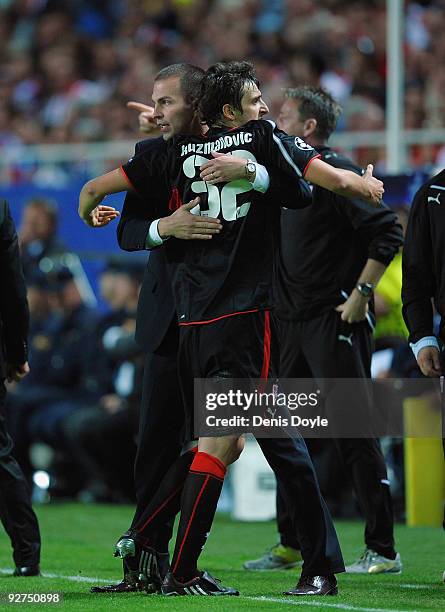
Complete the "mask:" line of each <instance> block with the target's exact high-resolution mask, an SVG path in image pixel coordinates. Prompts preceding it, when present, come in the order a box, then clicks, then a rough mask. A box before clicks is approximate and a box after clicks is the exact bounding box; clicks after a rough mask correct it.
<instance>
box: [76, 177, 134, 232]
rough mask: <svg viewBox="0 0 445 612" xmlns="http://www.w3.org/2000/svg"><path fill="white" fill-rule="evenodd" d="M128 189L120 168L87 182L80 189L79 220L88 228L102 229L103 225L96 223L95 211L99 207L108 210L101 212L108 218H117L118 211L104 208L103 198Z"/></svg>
mask: <svg viewBox="0 0 445 612" xmlns="http://www.w3.org/2000/svg"><path fill="white" fill-rule="evenodd" d="M128 188H129V184H128V180H127V179H126V178H125V175H124V174H123V172H122V171H121V169H120V168H117V169H116V170H112V171H111V172H107V173H106V174H102V175H101V176H98V177H97V178H94V179H92V180H90V181H88V182H87V183H85V185H84V186H83V187H82V189H81V191H80V195H79V216H80V218H81V219H83V221H84V222H85V223H86V224H87V225H89V226H90V227H102V225H103V224H102V223H99V222H98V219H97V215H96V214H95V209H96V210H97V209H98V207H99V206H100V207H101V208H102V209H106V208H108V209H109V210H108V211H106V210H103V212H104V213H108V215H109V218H115V217H117V216H118V214H119V213H118V211H116V210H115V209H114V208H113V207H111V206H110V207H105V206H104V205H102V204H101V202H102V200H103V199H104V198H105V196H107V195H110V194H112V193H120V192H121V191H127V190H128Z"/></svg>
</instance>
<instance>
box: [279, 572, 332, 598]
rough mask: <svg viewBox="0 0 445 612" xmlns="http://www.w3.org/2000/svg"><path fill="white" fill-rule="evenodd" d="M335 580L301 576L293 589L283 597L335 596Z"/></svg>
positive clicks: (323, 577) (330, 577) (329, 577)
mask: <svg viewBox="0 0 445 612" xmlns="http://www.w3.org/2000/svg"><path fill="white" fill-rule="evenodd" d="M337 593H338V588H337V580H336V578H335V576H334V575H333V574H331V575H330V576H302V577H301V578H300V580H299V581H298V584H297V586H296V587H295V588H293V589H290V590H289V591H285V593H284V595H337Z"/></svg>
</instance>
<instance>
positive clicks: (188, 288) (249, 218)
mask: <svg viewBox="0 0 445 612" xmlns="http://www.w3.org/2000/svg"><path fill="white" fill-rule="evenodd" d="M214 151H221V152H224V153H231V154H232V155H237V156H239V157H242V158H249V159H251V160H256V161H258V162H259V163H262V164H264V165H265V166H267V168H268V170H269V172H270V173H273V172H274V169H275V170H278V171H282V172H284V173H285V174H286V175H288V176H290V177H293V178H295V203H296V206H298V205H305V206H306V205H307V197H308V193H307V187H306V186H305V184H304V182H303V181H301V180H300V179H301V178H302V177H303V176H304V173H305V171H306V169H307V167H308V165H309V164H310V162H311V160H313V159H314V158H316V157H318V154H317V153H316V151H314V149H313V148H312V147H310V146H309V145H307V144H306V143H304V142H303V141H302V140H300V139H299V138H294V137H291V136H287V135H286V134H284V132H281V131H279V130H277V128H276V127H275V124H274V123H272V122H269V121H251V122H249V123H247V124H246V125H244V126H243V127H241V128H238V129H235V130H233V129H232V130H228V129H223V128H218V129H212V130H210V131H209V132H208V133H207V134H206V136H205V137H203V136H200V137H198V136H196V137H195V136H181V137H176V138H174V139H173V140H172V141H171V142H170V143H169V146H168V151H167V153H166V154H165V155H160V154H152V153H150V152H149V153H148V154H145V153H144V154H142V155H140V156H137V157H135V158H133V160H130V161H129V162H128V163H127V164H126V165H125V166H123V168H122V169H123V171H124V173H125V174H126V176H127V178H128V180H129V181H130V182H131V184H132V185H133V187H134V188H135V189H136V191H138V193H139V194H140V195H141V196H142V197H144V196H145V195H149V193H150V189H151V186H152V184H153V181H154V180H158V181H159V180H163V177H167V180H168V181H169V182H170V185H171V186H172V188H173V191H172V198H171V199H170V202H169V204H168V209H169V210H168V212H171V211H172V210H174V209H175V208H177V207H178V206H180V205H181V204H182V203H185V202H189V201H190V200H192V199H193V198H195V197H196V196H198V195H199V196H200V198H201V200H200V204H199V206H197V207H196V208H195V209H194V210H193V211H192V212H193V213H195V214H200V215H206V216H211V217H219V218H220V219H221V221H222V223H223V228H222V231H221V233H220V234H219V235H215V236H213V238H212V239H211V240H209V241H198V240H196V241H183V240H176V239H171V240H169V241H168V242H167V243H166V245H165V248H166V250H167V257H168V260H169V263H170V267H171V274H172V281H173V292H174V294H175V300H176V308H177V314H178V321H179V323H180V324H183V325H184V324H185V325H187V324H196V323H200V322H201V323H207V322H210V321H213V320H215V319H218V318H221V317H225V316H230V315H233V314H238V313H245V312H251V311H255V310H264V309H268V308H271V307H272V305H273V304H272V281H273V273H274V247H275V244H276V240H277V237H278V229H279V207H280V205H281V204H282V202H280V201H279V200H276V199H275V200H274V201H273V200H272V198H271V197H268V195H267V193H266V194H265V195H261V194H258V193H257V192H255V191H253V190H252V185H251V184H250V183H249V182H248V181H247V180H245V179H243V180H237V181H232V182H230V183H226V184H221V185H218V186H216V185H208V184H207V183H205V182H204V181H202V180H201V179H200V177H199V172H200V170H199V169H200V166H202V165H203V164H204V163H205V162H206V161H208V160H209V159H211V158H212V152H214ZM303 195H304V196H305V198H303ZM303 200H304V201H303Z"/></svg>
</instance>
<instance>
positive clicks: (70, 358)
mask: <svg viewBox="0 0 445 612" xmlns="http://www.w3.org/2000/svg"><path fill="white" fill-rule="evenodd" d="M29 291H30V296H31V303H30V308H31V317H32V318H31V321H32V323H31V334H30V339H29V347H30V348H29V362H30V365H31V368H32V369H33V374H32V375H31V376H30V378H29V380H28V379H25V380H23V381H22V382H21V383H20V385H17V387H16V388H15V389H13V390H12V391H13V392H12V393H11V394H10V396H9V403H8V409H9V418H10V423H11V434H12V437H13V439H14V441H15V443H16V456H17V459H18V460H19V462H20V464H21V465H22V468H23V469H24V470H25V472H26V474H27V476H28V478H29V479H30V478H31V476H32V466H31V464H30V461H29V447H30V445H31V443H32V442H34V441H37V440H38V441H43V442H45V443H46V444H48V445H49V446H51V447H52V448H54V449H55V450H63V449H64V447H63V440H62V439H61V435H60V422H61V420H62V419H63V418H64V417H65V416H66V415H67V414H70V413H71V412H73V411H74V410H76V408H77V407H78V405H79V403H83V402H87V401H95V399H96V398H98V397H100V395H101V394H102V393H104V392H105V391H106V390H107V388H108V386H107V384H108V379H107V370H106V363H105V360H104V358H103V354H102V353H101V352H100V351H98V347H97V346H96V345H95V330H96V324H97V316H96V314H95V313H94V311H92V309H91V308H89V307H87V306H85V304H84V303H83V301H82V298H81V295H80V293H79V290H78V288H77V283H76V280H75V279H74V278H73V275H72V274H71V272H70V271H69V270H68V269H67V268H60V269H56V270H54V271H53V273H52V274H51V277H47V278H44V277H43V276H42V275H41V273H39V271H38V269H37V270H35V271H34V274H33V276H32V277H31V279H30V290H29Z"/></svg>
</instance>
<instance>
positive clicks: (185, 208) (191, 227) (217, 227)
mask: <svg viewBox="0 0 445 612" xmlns="http://www.w3.org/2000/svg"><path fill="white" fill-rule="evenodd" d="M198 205H199V197H198V198H195V199H194V200H192V201H191V202H188V203H187V204H183V205H182V206H181V207H180V208H178V210H176V211H175V212H174V213H173V214H172V215H170V216H169V217H164V218H162V219H159V223H158V233H159V235H160V237H161V238H164V239H165V238H170V237H173V238H179V239H180V240H210V239H211V238H212V236H213V235H214V234H219V233H220V231H221V229H222V224H221V221H220V220H219V219H214V218H213V217H201V216H200V215H194V214H192V213H191V212H190V211H191V210H192V209H193V208H195V206H198Z"/></svg>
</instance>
